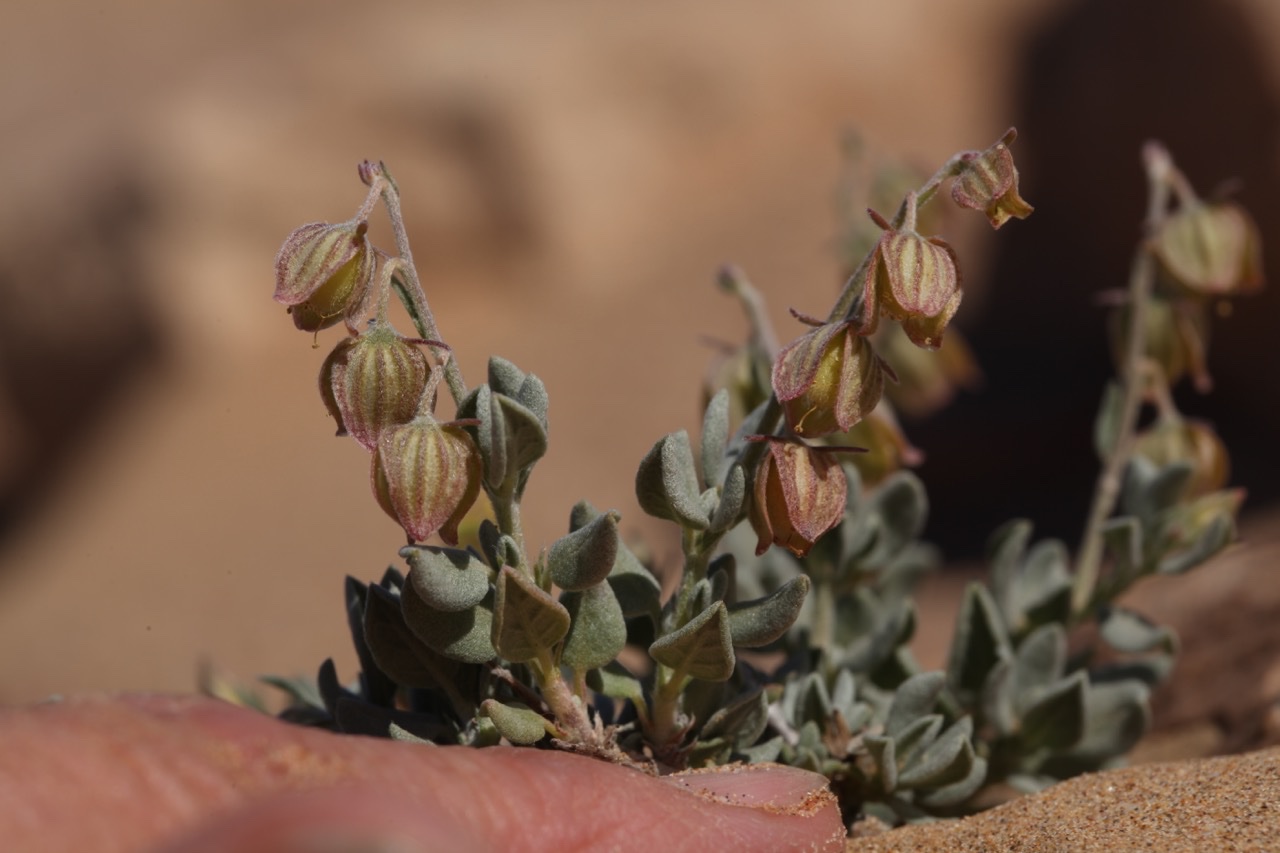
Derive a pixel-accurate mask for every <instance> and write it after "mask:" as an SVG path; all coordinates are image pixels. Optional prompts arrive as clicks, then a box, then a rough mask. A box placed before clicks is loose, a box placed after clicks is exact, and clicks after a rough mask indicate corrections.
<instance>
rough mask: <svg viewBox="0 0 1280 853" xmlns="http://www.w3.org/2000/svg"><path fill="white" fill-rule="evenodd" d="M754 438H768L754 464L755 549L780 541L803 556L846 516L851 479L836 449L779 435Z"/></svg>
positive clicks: (752, 516) (751, 518)
mask: <svg viewBox="0 0 1280 853" xmlns="http://www.w3.org/2000/svg"><path fill="white" fill-rule="evenodd" d="M756 440H759V441H765V442H767V443H768V447H766V448H765V452H764V455H763V457H762V458H761V460H760V467H759V468H757V469H756V474H755V485H754V492H753V496H752V500H751V509H750V513H749V517H750V520H751V528H752V530H754V531H755V532H756V536H757V538H758V540H759V541H758V542H757V543H756V554H757V555H759V554H763V553H764V552H765V551H767V550H769V546H770V545H781V546H782V547H783V548H786V549H787V550H788V551H790V552H791V553H793V554H795V555H796V556H797V557H803V556H804V555H806V554H808V553H809V549H810V548H812V547H813V543H814V542H817V541H818V539H820V538H821V537H822V535H823V534H825V533H826V532H827V531H829V530H831V529H832V528H833V527H835V526H836V525H837V524H839V523H840V519H841V518H843V517H844V508H845V501H846V500H847V498H848V488H849V483H848V480H847V479H846V478H845V475H844V469H843V468H841V467H840V460H839V459H837V458H836V452H837V449H836V448H822V447H811V446H810V445H808V444H805V443H804V442H802V441H800V440H799V439H795V438H781V437H778V436H758V437H757V438H756ZM841 449H845V450H847V449H849V448H841Z"/></svg>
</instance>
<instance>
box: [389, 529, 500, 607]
mask: <svg viewBox="0 0 1280 853" xmlns="http://www.w3.org/2000/svg"><path fill="white" fill-rule="evenodd" d="M400 556H401V557H403V558H404V559H405V560H407V561H408V563H409V585H410V586H412V587H413V589H414V591H415V592H416V593H418V595H419V596H421V597H422V600H423V601H425V602H426V603H427V604H428V605H430V606H431V607H432V608H433V609H435V610H443V611H445V612H446V613H457V612H458V611H460V610H466V609H468V608H470V607H475V606H476V605H477V604H479V603H480V602H481V601H482V600H483V599H484V597H485V596H486V595H488V594H489V569H488V567H486V566H485V564H484V563H483V562H481V561H480V560H479V559H478V558H476V557H475V555H473V554H472V553H471V552H470V551H463V550H461V549H458V548H438V547H435V546H431V545H410V546H407V547H405V548H401V549H400Z"/></svg>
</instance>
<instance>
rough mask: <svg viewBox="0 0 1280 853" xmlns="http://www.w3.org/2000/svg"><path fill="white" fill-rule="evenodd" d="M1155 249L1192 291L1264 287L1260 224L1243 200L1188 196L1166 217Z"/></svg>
mask: <svg viewBox="0 0 1280 853" xmlns="http://www.w3.org/2000/svg"><path fill="white" fill-rule="evenodd" d="M1152 249H1153V251H1154V252H1155V255H1156V257H1157V258H1159V259H1160V263H1161V264H1162V265H1163V267H1164V269H1165V271H1166V272H1168V273H1169V275H1170V276H1171V277H1172V278H1173V279H1174V280H1175V281H1176V282H1177V283H1178V284H1179V285H1181V286H1182V287H1183V288H1185V289H1186V290H1187V291H1189V292H1190V293H1193V294H1199V295H1203V296H1228V295H1232V294H1237V293H1250V292H1253V291H1255V290H1258V289H1259V288H1261V287H1262V256H1261V250H1260V241H1259V238H1258V226H1257V225H1255V224H1254V222H1253V219H1251V218H1250V217H1249V214H1248V213H1246V212H1245V210H1244V208H1242V207H1240V205H1238V204H1233V203H1231V202H1204V201H1200V200H1199V199H1193V200H1190V201H1186V202H1184V203H1183V204H1182V206H1181V207H1179V208H1178V209H1177V210H1175V211H1174V212H1173V213H1171V214H1169V216H1168V218H1166V219H1165V220H1164V223H1163V225H1162V226H1161V228H1160V231H1159V232H1158V233H1157V234H1156V235H1155V239H1154V243H1153V245H1152Z"/></svg>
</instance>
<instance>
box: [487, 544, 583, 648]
mask: <svg viewBox="0 0 1280 853" xmlns="http://www.w3.org/2000/svg"><path fill="white" fill-rule="evenodd" d="M568 632H569V611H568V610H565V609H564V606H563V605H561V604H560V602H558V601H556V600H555V599H554V598H552V597H551V596H550V595H548V594H547V593H545V592H543V591H542V590H541V589H540V588H539V587H538V586H537V585H536V584H535V583H534V582H533V581H532V580H530V579H529V578H528V577H526V576H525V574H524V573H523V572H520V571H517V570H515V569H512V568H511V567H510V566H504V567H503V568H502V571H501V572H499V573H498V594H497V598H496V600H495V602H494V606H493V635H492V636H493V647H494V648H495V649H497V650H498V654H500V655H501V656H502V657H504V658H506V659H507V660H509V661H512V662H514V663H522V662H524V661H529V660H533V659H534V658H536V657H539V656H540V655H542V654H544V653H546V652H548V651H550V650H551V647H552V646H554V645H555V644H556V643H558V642H560V640H561V639H563V638H564V635H565V634H567V633H568Z"/></svg>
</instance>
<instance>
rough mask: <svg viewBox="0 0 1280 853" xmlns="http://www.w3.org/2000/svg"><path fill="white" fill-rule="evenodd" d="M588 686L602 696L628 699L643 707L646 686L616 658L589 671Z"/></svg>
mask: <svg viewBox="0 0 1280 853" xmlns="http://www.w3.org/2000/svg"><path fill="white" fill-rule="evenodd" d="M587 686H588V687H590V688H591V689H592V690H594V691H595V692H597V693H599V694H600V695H601V696H608V697H609V698H610V699H626V700H629V701H630V702H631V703H632V704H634V705H635V706H637V707H643V703H644V687H643V685H641V684H640V679H638V678H636V677H635V676H634V675H632V674H631V673H630V672H628V671H627V669H626V667H624V666H623V665H622V664H620V663H618V662H617V661H616V660H615V661H610V662H609V663H607V664H605V665H604V666H602V667H600V668H599V669H593V670H591V671H590V672H588V673H587Z"/></svg>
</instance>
